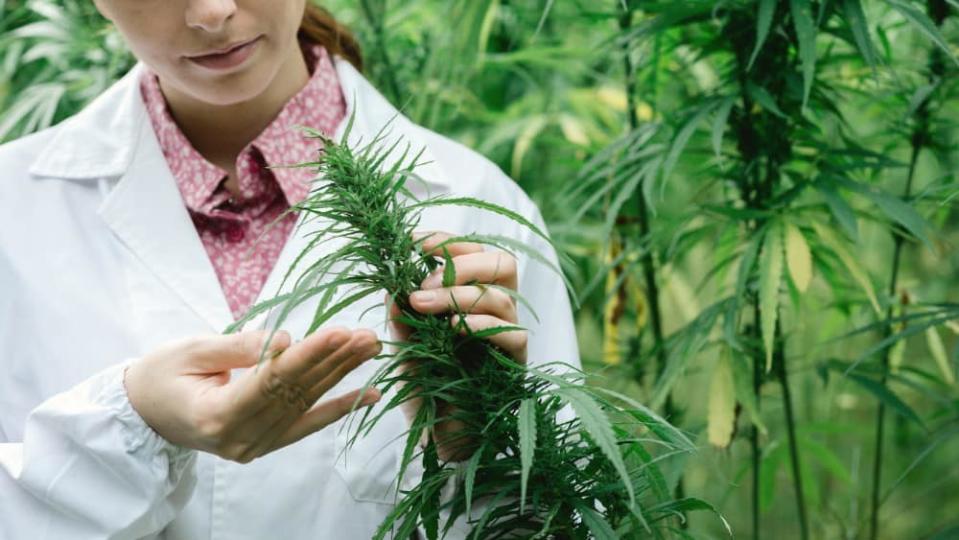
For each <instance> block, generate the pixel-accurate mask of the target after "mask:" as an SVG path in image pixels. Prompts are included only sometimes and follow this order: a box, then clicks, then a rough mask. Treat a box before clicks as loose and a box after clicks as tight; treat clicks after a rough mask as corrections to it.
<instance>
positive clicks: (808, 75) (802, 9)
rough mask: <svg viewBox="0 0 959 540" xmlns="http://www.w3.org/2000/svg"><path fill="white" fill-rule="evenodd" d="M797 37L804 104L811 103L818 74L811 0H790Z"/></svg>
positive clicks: (790, 9)
mask: <svg viewBox="0 0 959 540" xmlns="http://www.w3.org/2000/svg"><path fill="white" fill-rule="evenodd" d="M789 11H790V13H791V14H792V19H793V26H794V27H795V28H796V39H797V40H798V41H799V62H800V64H802V74H803V100H802V104H803V105H802V106H803V108H805V107H806V104H807V103H809V94H810V92H811V91H812V83H813V78H814V77H815V75H816V26H815V23H814V22H813V18H812V5H811V3H810V1H809V0H789Z"/></svg>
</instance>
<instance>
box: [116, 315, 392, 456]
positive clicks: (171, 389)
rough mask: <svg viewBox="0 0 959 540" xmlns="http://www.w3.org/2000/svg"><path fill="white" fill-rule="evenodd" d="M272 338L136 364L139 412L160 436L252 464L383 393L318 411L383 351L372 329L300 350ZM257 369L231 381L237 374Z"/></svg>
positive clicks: (208, 345)
mask: <svg viewBox="0 0 959 540" xmlns="http://www.w3.org/2000/svg"><path fill="white" fill-rule="evenodd" d="M268 337H269V331H266V330H263V331H248V332H241V333H237V334H231V335H211V336H203V337H195V338H189V339H184V340H180V341H176V342H173V343H170V344H167V345H164V346H162V347H161V348H159V349H157V350H156V351H154V352H152V353H150V354H148V355H146V356H144V357H143V358H141V359H140V360H138V361H136V362H134V363H133V364H131V365H130V366H129V367H128V368H127V370H126V373H125V376H124V384H125V386H126V389H127V395H128V397H129V399H130V403H131V404H132V405H133V408H134V409H135V410H136V411H137V412H138V413H139V414H140V416H141V417H143V419H144V421H146V423H147V424H148V425H149V426H150V427H151V428H153V430H154V431H156V432H157V433H158V434H159V435H160V436H161V437H163V438H165V439H166V440H168V441H170V442H171V443H174V444H177V445H179V446H183V447H187V448H194V449H197V450H202V451H205V452H209V453H212V454H216V455H218V456H220V457H222V458H225V459H229V460H232V461H237V462H240V463H248V462H250V461H252V460H253V459H255V458H257V457H260V456H262V455H265V454H267V453H269V452H272V451H274V450H277V449H279V448H282V447H284V446H287V445H289V444H292V443H294V442H296V441H298V440H300V439H302V438H303V437H306V436H307V435H310V434H312V433H314V432H316V431H319V430H321V429H323V428H324V427H326V426H327V425H329V424H331V423H333V422H335V421H336V420H338V419H340V418H341V417H343V416H345V415H346V414H348V413H349V412H350V411H351V410H352V409H353V407H354V405H356V404H357V400H358V399H359V406H366V405H371V404H373V403H375V402H376V401H378V400H379V399H380V393H379V392H378V391H377V390H376V389H374V388H369V389H367V390H366V391H365V393H364V392H363V391H362V389H359V390H354V391H352V392H349V393H347V394H345V395H341V396H338V397H335V398H333V399H330V400H326V401H323V402H321V403H318V404H316V405H315V406H314V403H316V402H317V400H319V399H320V397H322V396H323V395H324V394H325V393H326V392H327V391H328V390H329V389H330V388H332V387H333V386H335V385H336V383H338V382H339V381H340V380H341V379H343V377H344V376H346V374H347V373H349V372H350V371H352V370H353V369H355V368H356V367H358V366H359V365H360V364H362V363H363V362H365V361H366V360H369V359H370V358H372V357H374V356H376V355H378V354H379V353H380V350H381V349H382V345H381V344H380V342H379V340H378V339H377V337H376V334H375V333H374V332H372V331H371V330H355V331H354V330H348V329H345V328H331V329H326V330H321V331H319V332H316V333H314V334H311V335H310V336H308V337H306V338H305V339H304V340H303V341H301V342H299V343H296V344H294V345H292V346H291V344H290V341H291V338H290V335H289V334H288V333H287V332H284V331H280V332H277V333H276V334H275V335H274V336H273V340H272V342H271V344H270V349H269V350H268V352H267V357H268V358H269V357H271V356H272V357H273V358H272V360H265V361H264V362H263V363H262V364H261V365H259V366H257V365H256V364H257V360H258V359H259V357H260V351H261V350H262V348H263V344H264V342H265V340H266V339H267V338H268ZM234 368H252V369H249V370H247V371H246V372H244V373H243V374H242V375H241V376H239V377H235V378H233V379H231V377H230V370H231V369H234Z"/></svg>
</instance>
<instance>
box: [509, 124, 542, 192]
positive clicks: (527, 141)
mask: <svg viewBox="0 0 959 540" xmlns="http://www.w3.org/2000/svg"><path fill="white" fill-rule="evenodd" d="M544 127H546V118H545V117H543V116H536V117H533V118H531V119H530V120H529V123H527V124H526V127H525V128H523V131H521V132H520V134H519V136H518V137H516V144H515V145H514V146H513V171H512V172H513V178H519V173H520V172H521V171H522V169H523V158H524V157H526V152H528V151H529V149H530V147H532V146H533V141H534V140H536V137H537V136H538V135H539V134H540V132H541V131H543V128H544Z"/></svg>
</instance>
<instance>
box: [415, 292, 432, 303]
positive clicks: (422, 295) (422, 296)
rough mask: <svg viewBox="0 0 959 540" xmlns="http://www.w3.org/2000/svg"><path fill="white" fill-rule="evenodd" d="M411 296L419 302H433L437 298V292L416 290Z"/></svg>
mask: <svg viewBox="0 0 959 540" xmlns="http://www.w3.org/2000/svg"><path fill="white" fill-rule="evenodd" d="M410 296H411V297H412V299H413V301H414V302H416V303H418V304H431V303H433V301H434V300H436V293H435V292H433V291H416V292H414V293H413V294H411V295H410Z"/></svg>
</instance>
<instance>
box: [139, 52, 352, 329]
mask: <svg viewBox="0 0 959 540" xmlns="http://www.w3.org/2000/svg"><path fill="white" fill-rule="evenodd" d="M303 52H304V55H305V58H306V60H307V65H308V66H309V67H310V68H311V73H312V74H311V76H310V80H309V82H308V83H307V84H306V86H305V87H303V89H302V90H300V91H299V93H297V94H296V95H295V96H293V98H291V99H290V100H289V101H288V102H287V103H286V105H285V106H284V107H283V109H282V110H281V111H280V113H279V115H277V117H276V118H275V119H274V120H273V121H272V122H271V123H270V125H268V126H267V127H266V129H264V130H263V132H262V133H260V134H259V135H258V136H257V137H256V139H254V140H253V142H251V143H250V144H249V145H247V146H246V147H245V148H244V149H243V151H242V152H240V155H239V156H238V157H237V160H236V172H237V181H238V185H239V189H240V192H241V196H240V197H238V198H237V199H236V200H233V199H232V198H231V194H230V192H229V191H228V190H227V189H226V188H225V187H224V185H223V182H224V181H225V180H226V178H227V172H226V171H224V170H223V169H221V168H219V167H217V166H216V165H213V164H212V163H210V162H209V161H207V160H206V159H205V158H204V157H203V156H201V155H200V153H199V152H198V151H197V150H196V149H195V148H193V146H192V145H191V144H190V141H188V140H187V138H186V136H185V135H184V134H183V132H182V131H180V128H179V127H178V126H177V124H176V122H175V121H174V120H173V118H172V116H171V115H170V111H169V109H168V108H167V103H166V100H165V99H164V97H163V94H162V92H161V91H160V85H159V83H158V81H157V77H156V74H155V73H153V72H151V71H150V70H147V71H146V72H145V73H144V76H143V78H142V79H141V81H140V90H141V93H142V95H143V100H144V103H145V104H146V108H147V112H148V114H149V117H150V121H151V123H152V124H153V129H154V131H155V132H156V135H157V139H158V140H159V142H160V148H161V150H162V151H163V155H164V157H165V158H166V161H167V164H168V165H169V167H170V171H171V172H172V173H173V178H174V179H175V180H176V184H177V187H178V188H179V190H180V194H181V195H182V196H183V202H184V203H185V204H186V207H187V209H188V210H189V213H190V217H191V218H192V219H193V223H194V225H195V226H196V230H197V233H198V234H199V236H200V239H201V241H202V242H203V246H204V247H205V248H206V252H207V254H209V256H210V261H211V262H212V263H213V268H214V270H215V271H216V275H217V278H219V280H220V285H221V286H222V287H223V293H224V295H225V296H226V299H227V302H228V304H229V306H230V310H231V311H232V312H233V316H234V317H235V318H239V317H241V316H242V315H243V314H244V313H245V312H246V311H247V310H248V309H249V308H250V307H251V306H252V305H253V303H254V302H255V301H256V298H257V296H258V295H259V293H260V290H261V289H262V288H263V285H264V283H265V282H266V280H267V278H268V277H269V275H270V271H271V270H272V268H273V266H274V265H275V264H276V261H277V259H278V258H279V255H280V251H281V250H282V249H283V246H284V245H285V244H286V241H287V239H288V238H289V236H290V233H291V232H292V231H293V228H294V225H295V224H296V213H290V214H287V215H286V217H284V218H283V219H282V220H281V221H280V222H278V223H276V224H275V225H273V226H272V227H269V228H268V225H269V224H270V223H271V222H272V221H273V220H274V219H275V218H276V217H278V216H279V215H280V214H281V213H283V211H284V210H286V209H287V208H289V207H290V206H292V205H295V204H297V203H299V202H302V201H303V200H304V199H305V198H306V196H307V195H308V194H309V190H310V182H311V181H312V180H313V178H314V177H315V173H314V171H313V170H312V169H310V168H272V169H271V168H268V167H279V166H281V165H291V164H295V163H300V162H304V161H313V160H315V159H316V155H317V152H318V151H319V150H320V147H319V146H318V142H317V140H316V139H307V138H306V137H305V136H304V134H303V133H302V131H301V130H300V129H299V128H297V127H296V126H309V127H311V128H313V129H316V130H319V131H321V132H323V133H324V134H327V135H330V136H332V135H333V132H334V131H335V130H336V127H337V125H339V123H340V121H341V120H342V119H343V117H344V116H345V115H346V102H345V100H344V98H343V94H342V92H341V91H340V84H339V80H338V78H337V75H336V70H335V68H334V67H333V63H332V61H331V59H330V56H329V54H328V53H327V51H326V49H324V48H323V47H320V46H311V47H304V48H303ZM261 236H262V237H261Z"/></svg>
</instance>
